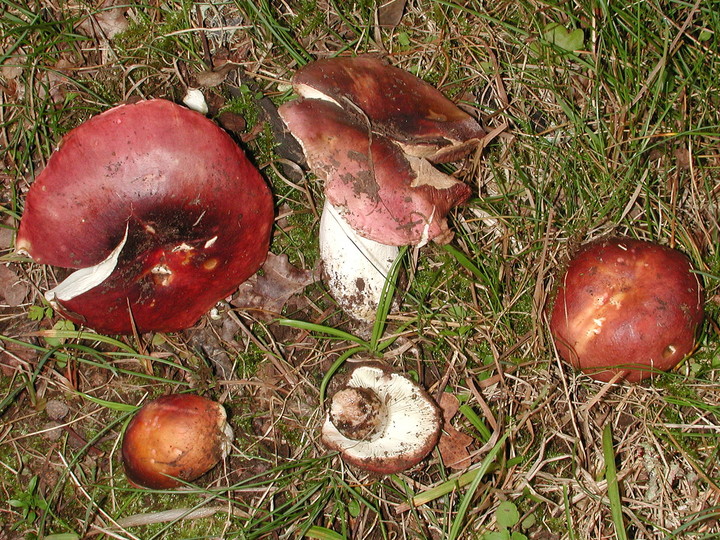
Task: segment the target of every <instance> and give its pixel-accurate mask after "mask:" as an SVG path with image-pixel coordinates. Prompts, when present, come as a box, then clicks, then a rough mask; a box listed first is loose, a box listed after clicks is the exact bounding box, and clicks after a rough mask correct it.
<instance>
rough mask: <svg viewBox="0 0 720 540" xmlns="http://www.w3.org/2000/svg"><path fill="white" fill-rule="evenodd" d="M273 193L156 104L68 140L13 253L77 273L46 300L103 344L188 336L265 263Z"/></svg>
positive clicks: (104, 118) (181, 117) (112, 114)
mask: <svg viewBox="0 0 720 540" xmlns="http://www.w3.org/2000/svg"><path fill="white" fill-rule="evenodd" d="M272 223H273V201H272V196H271V193H270V190H269V188H268V186H267V184H266V183H265V181H264V180H263V178H262V177H261V176H260V174H259V172H258V171H257V169H256V168H255V167H254V166H253V165H252V164H251V163H250V161H249V160H248V159H247V157H246V156H245V155H244V153H243V151H242V150H241V149H240V148H239V147H238V146H237V144H235V142H234V141H233V140H232V138H231V137H230V136H229V135H228V134H227V133H225V132H224V131H223V130H222V129H220V128H219V127H218V126H216V125H215V124H214V123H213V122H211V121H210V120H208V119H207V118H205V117H203V116H202V115H201V114H199V113H197V112H194V111H190V110H188V109H186V108H184V107H182V106H179V105H176V104H174V103H172V102H169V101H165V100H160V99H154V100H148V101H141V102H139V103H135V104H129V105H120V106H118V107H115V108H113V109H110V110H109V111H106V112H104V113H102V114H100V115H98V116H96V117H94V118H92V119H90V120H88V121H87V122H85V123H84V124H81V125H80V126H79V127H77V128H75V129H74V130H72V131H71V132H70V133H68V134H67V135H66V136H65V137H64V138H63V140H62V142H61V144H60V147H59V148H58V149H57V150H56V152H55V153H54V154H53V155H52V156H51V158H50V160H49V161H48V164H47V167H45V169H44V170H43V171H42V172H41V173H40V175H39V176H38V177H37V179H36V180H35V182H34V183H33V184H32V186H31V188H30V190H29V192H28V194H27V198H26V201H25V210H24V213H23V216H22V220H21V222H20V227H19V230H18V235H17V240H16V250H17V251H18V252H19V253H22V254H26V255H28V256H30V257H31V258H32V259H34V260H35V261H36V262H38V263H42V264H49V265H53V266H59V267H64V268H71V269H80V270H78V272H76V273H75V274H72V275H71V276H70V277H68V279H67V281H65V282H63V283H62V284H60V285H59V286H58V287H57V288H56V289H54V290H51V291H48V292H47V293H46V297H47V298H48V300H50V301H52V302H53V303H54V304H55V307H56V308H58V310H59V311H61V312H62V313H63V314H64V315H65V316H67V317H69V318H70V319H72V320H74V321H76V322H78V323H82V324H84V325H86V326H89V327H92V328H94V329H96V330H98V331H102V332H107V333H131V332H133V330H134V329H136V330H138V331H140V332H146V331H176V330H181V329H183V328H187V327H189V326H192V325H193V324H195V322H197V320H198V319H199V318H200V317H201V316H202V315H203V314H204V313H206V312H207V311H208V310H209V309H210V308H212V306H213V305H214V304H215V303H216V302H218V301H219V300H221V299H222V298H224V297H226V296H227V295H229V294H230V293H232V291H233V290H235V289H236V288H237V286H238V285H239V284H240V283H242V282H243V281H245V280H246V279H247V278H248V277H250V276H251V275H252V274H254V273H255V272H256V271H257V270H258V268H259V267H260V266H261V265H262V263H263V261H264V260H265V257H266V256H267V252H268V247H269V242H270V231H271V227H272Z"/></svg>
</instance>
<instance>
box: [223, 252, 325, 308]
mask: <svg viewBox="0 0 720 540" xmlns="http://www.w3.org/2000/svg"><path fill="white" fill-rule="evenodd" d="M318 278H319V276H318V272H317V271H316V270H302V269H300V268H296V267H295V266H293V265H292V264H290V260H289V259H288V257H287V255H284V254H283V255H275V254H273V253H268V257H267V260H266V261H265V264H264V265H263V266H262V268H261V272H260V273H257V274H255V275H254V276H253V277H251V278H250V279H248V280H247V281H246V282H245V283H243V284H242V285H240V288H239V289H238V293H237V294H236V295H235V298H233V299H232V301H231V302H230V303H231V304H232V305H233V306H235V307H240V308H243V309H251V310H257V311H258V312H260V314H261V316H264V317H266V318H268V319H270V318H274V317H276V316H277V315H279V314H280V313H281V312H282V309H283V306H284V305H285V303H286V302H287V301H288V299H289V298H290V297H291V296H293V295H294V294H296V293H299V292H300V291H302V290H303V289H304V288H305V287H307V286H308V285H310V284H311V283H314V282H315V281H317V280H318Z"/></svg>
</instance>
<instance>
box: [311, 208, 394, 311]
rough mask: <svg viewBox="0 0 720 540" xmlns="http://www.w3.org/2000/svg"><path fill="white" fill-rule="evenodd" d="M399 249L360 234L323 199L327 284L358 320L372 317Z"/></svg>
mask: <svg viewBox="0 0 720 540" xmlns="http://www.w3.org/2000/svg"><path fill="white" fill-rule="evenodd" d="M398 253H399V250H398V248H397V247H395V246H386V245H384V244H380V243H378V242H374V241H373V240H368V239H367V238H363V237H362V236H359V235H358V234H357V233H356V232H355V231H354V230H353V229H352V227H350V225H349V224H348V223H347V221H345V219H344V218H343V217H342V216H340V214H339V213H338V211H337V209H336V208H335V207H334V206H333V205H332V204H330V203H329V202H328V201H325V205H324V207H323V212H322V216H321V218H320V257H321V258H322V261H323V269H324V272H325V276H326V280H327V286H328V289H329V291H330V294H331V295H332V296H333V298H335V300H337V302H338V304H340V307H342V309H343V310H344V311H345V312H346V313H348V314H349V315H350V316H351V317H353V318H354V319H356V320H358V321H362V322H366V323H371V322H373V321H374V320H375V314H376V312H377V308H378V305H379V303H380V299H381V297H382V290H383V286H384V285H385V280H386V279H387V275H388V272H389V271H390V268H391V267H392V264H393V262H394V261H395V259H396V258H397V256H398Z"/></svg>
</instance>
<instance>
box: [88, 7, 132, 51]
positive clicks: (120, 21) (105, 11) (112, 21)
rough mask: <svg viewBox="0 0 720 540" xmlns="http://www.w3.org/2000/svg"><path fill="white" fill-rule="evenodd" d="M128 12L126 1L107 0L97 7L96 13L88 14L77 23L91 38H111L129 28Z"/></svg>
mask: <svg viewBox="0 0 720 540" xmlns="http://www.w3.org/2000/svg"><path fill="white" fill-rule="evenodd" d="M126 12H127V4H126V3H125V2H121V1H119V0H105V1H104V2H102V3H101V4H100V6H99V7H98V8H97V12H96V13H94V14H90V15H88V16H87V17H86V18H85V19H83V20H82V21H81V22H80V23H79V24H78V25H77V29H78V30H79V31H80V32H81V33H82V34H84V35H86V36H88V37H89V38H93V39H99V40H101V41H102V40H110V39H112V38H114V37H115V36H116V35H118V34H119V33H121V32H124V31H125V30H127V29H128V26H129V23H128V20H127V18H125V13H126Z"/></svg>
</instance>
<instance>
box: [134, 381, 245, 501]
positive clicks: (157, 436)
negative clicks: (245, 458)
mask: <svg viewBox="0 0 720 540" xmlns="http://www.w3.org/2000/svg"><path fill="white" fill-rule="evenodd" d="M232 438H233V432H232V428H231V427H230V425H229V424H228V423H227V416H226V413H225V409H224V408H223V406H222V405H220V404H219V403H216V402H215V401H212V400H210V399H207V398H204V397H202V396H198V395H195V394H171V395H167V396H162V397H160V398H158V399H156V400H154V401H151V402H149V403H146V404H145V405H143V406H142V408H141V409H140V410H139V411H138V412H137V413H136V414H135V416H134V417H133V418H132V420H130V423H129V424H128V426H127V429H126V430H125V435H124V437H123V442H122V459H123V464H124V466H125V474H126V475H127V477H128V479H129V480H130V481H131V482H132V483H133V484H135V485H137V486H140V487H146V488H150V489H170V488H174V487H178V486H181V485H183V482H192V481H194V480H196V479H197V478H199V477H200V476H202V475H203V474H205V473H207V472H208V471H210V469H212V468H213V467H215V465H217V464H218V462H219V461H220V460H222V459H224V458H225V457H226V456H227V455H228V453H229V452H230V444H231V441H232Z"/></svg>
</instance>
